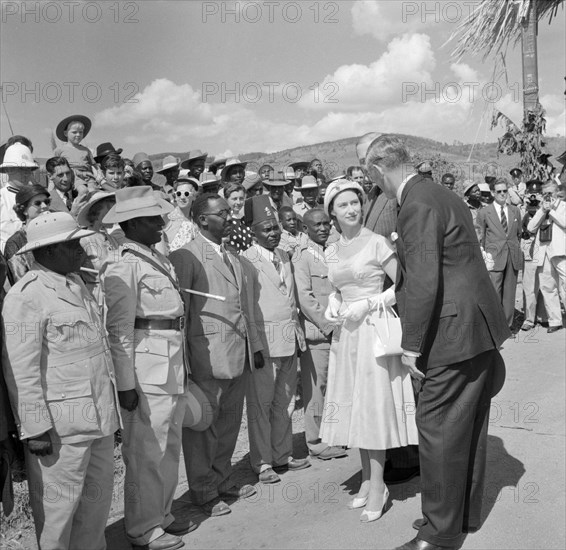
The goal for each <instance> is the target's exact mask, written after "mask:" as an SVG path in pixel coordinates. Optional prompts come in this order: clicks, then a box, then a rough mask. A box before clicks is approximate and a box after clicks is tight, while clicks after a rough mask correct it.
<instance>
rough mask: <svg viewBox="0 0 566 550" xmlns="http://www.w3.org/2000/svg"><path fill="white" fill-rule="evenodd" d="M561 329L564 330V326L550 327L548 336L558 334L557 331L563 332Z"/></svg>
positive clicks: (547, 330)
mask: <svg viewBox="0 0 566 550" xmlns="http://www.w3.org/2000/svg"><path fill="white" fill-rule="evenodd" d="M561 329H562V325H559V326H557V327H548V328H547V329H546V332H547V333H548V334H552V333H553V332H556V331H558V330H561Z"/></svg>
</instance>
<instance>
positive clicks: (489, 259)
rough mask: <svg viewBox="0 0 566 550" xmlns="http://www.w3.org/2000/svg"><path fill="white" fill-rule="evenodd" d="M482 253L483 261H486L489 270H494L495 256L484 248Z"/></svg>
mask: <svg viewBox="0 0 566 550" xmlns="http://www.w3.org/2000/svg"><path fill="white" fill-rule="evenodd" d="M481 255H482V257H483V261H484V262H485V267H486V268H487V270H488V271H492V270H493V266H494V265H495V261H494V259H493V256H492V255H491V253H490V252H486V251H485V250H484V249H483V248H482V249H481Z"/></svg>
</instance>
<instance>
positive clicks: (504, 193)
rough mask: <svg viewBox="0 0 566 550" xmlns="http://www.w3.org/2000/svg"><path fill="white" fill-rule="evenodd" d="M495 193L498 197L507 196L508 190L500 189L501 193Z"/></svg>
mask: <svg viewBox="0 0 566 550" xmlns="http://www.w3.org/2000/svg"><path fill="white" fill-rule="evenodd" d="M495 193H496V194H497V195H506V194H507V189H500V190H499V191H495Z"/></svg>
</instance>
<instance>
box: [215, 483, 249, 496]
mask: <svg viewBox="0 0 566 550" xmlns="http://www.w3.org/2000/svg"><path fill="white" fill-rule="evenodd" d="M256 493H257V489H256V488H255V487H254V486H253V485H242V486H241V487H236V486H235V485H233V486H232V487H229V488H228V489H226V490H224V491H221V492H220V494H221V495H222V496H223V497H230V498H248V497H251V496H253V495H255V494H256Z"/></svg>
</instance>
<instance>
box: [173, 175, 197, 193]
mask: <svg viewBox="0 0 566 550" xmlns="http://www.w3.org/2000/svg"><path fill="white" fill-rule="evenodd" d="M179 185H192V186H193V188H194V190H195V191H197V192H198V189H199V186H200V182H199V181H198V180H196V179H195V178H191V177H189V176H179V177H178V178H177V179H176V180H175V187H177V186H179Z"/></svg>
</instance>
